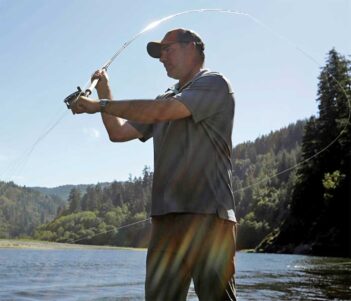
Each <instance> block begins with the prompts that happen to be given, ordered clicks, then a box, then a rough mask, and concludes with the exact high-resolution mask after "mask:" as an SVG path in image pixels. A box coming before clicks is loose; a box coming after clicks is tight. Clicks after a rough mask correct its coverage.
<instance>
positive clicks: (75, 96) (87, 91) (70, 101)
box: [64, 9, 351, 243]
mask: <svg viewBox="0 0 351 301" xmlns="http://www.w3.org/2000/svg"><path fill="white" fill-rule="evenodd" d="M203 12H217V13H228V14H235V15H242V16H245V17H248V18H249V19H251V20H252V21H253V22H254V23H256V24H258V25H259V26H261V27H263V28H265V29H266V30H267V31H269V32H270V33H271V34H273V35H275V36H276V37H278V38H279V39H281V40H283V41H285V42H286V43H288V44H289V45H290V46H294V47H295V48H296V49H297V50H298V51H300V52H301V53H302V54H303V55H304V56H305V57H307V58H308V59H309V60H311V61H312V62H314V63H315V64H316V65H317V66H319V67H321V65H320V63H319V62H318V61H317V60H316V59H315V58H314V57H313V56H311V55H310V54H308V53H307V52H306V51H304V50H303V49H301V48H300V47H299V46H298V45H296V44H295V43H293V42H291V41H290V40H289V39H287V38H286V37H285V36H283V35H281V34H279V33H277V32H275V31H274V30H273V29H272V28H270V27H269V26H268V25H266V24H265V23H263V22H262V21H260V20H258V19H257V18H255V17H253V16H252V15H250V14H248V13H244V12H239V11H233V10H229V9H194V10H187V11H183V12H180V13H176V14H173V15H170V16H167V17H164V18H162V19H160V20H157V21H155V22H152V23H150V24H149V25H147V26H146V27H145V28H144V29H143V30H142V31H140V32H139V33H138V34H136V35H135V36H134V37H133V38H132V39H130V40H129V41H127V42H126V43H124V44H123V45H122V47H121V48H120V49H118V51H117V52H116V53H115V54H114V55H113V56H112V57H111V59H109V60H108V61H107V62H106V63H105V64H104V65H103V66H102V67H101V70H105V71H107V69H108V67H109V66H110V65H111V64H112V63H113V61H114V60H115V59H116V58H117V56H118V55H119V54H120V53H121V52H122V51H124V50H125V49H126V48H127V47H128V46H129V45H130V44H131V43H132V42H133V41H134V40H135V39H137V38H138V37H139V36H140V35H142V34H143V33H145V32H146V31H149V30H151V29H153V28H155V27H157V26H158V25H160V24H161V23H163V22H165V21H168V20H170V19H172V18H174V17H176V16H180V15H184V14H188V13H203ZM327 72H328V74H329V75H330V76H331V78H332V80H333V81H335V82H336V83H337V85H338V86H339V87H340V88H341V90H342V92H343V93H344V95H345V96H346V99H347V103H348V108H349V112H348V123H349V122H350V119H351V101H350V98H349V96H348V94H347V92H346V91H345V89H344V88H343V87H342V85H341V84H340V83H339V81H338V80H337V79H336V78H335V77H334V76H333V75H332V74H330V73H329V71H327ZM97 83H98V79H94V80H93V81H92V82H91V83H90V85H89V86H88V88H86V89H85V91H83V90H82V89H81V88H80V87H77V91H75V92H73V93H72V94H70V95H69V96H67V97H66V98H65V100H64V102H65V103H66V105H67V108H68V109H71V107H72V105H73V104H74V103H75V102H76V101H77V99H78V98H79V97H80V96H82V95H84V96H89V95H91V93H92V91H93V89H94V88H95V86H96V84H97ZM348 123H347V124H346V125H345V127H344V128H343V129H342V130H341V131H340V133H339V134H338V135H337V136H336V137H335V138H334V139H333V140H332V141H331V142H329V143H328V144H327V145H326V146H325V147H323V148H322V149H321V150H319V151H318V152H316V153H315V154H314V155H312V156H310V157H308V158H306V159H304V160H302V161H300V162H298V163H297V164H295V165H293V166H291V167H289V168H287V169H285V170H283V171H280V172H278V173H273V174H271V175H268V176H267V177H264V178H263V179H261V180H258V181H256V182H255V183H252V184H251V185H247V186H245V187H242V188H239V189H237V190H234V191H233V193H238V192H242V191H245V190H247V189H249V188H252V187H254V186H256V185H259V184H262V183H264V182H267V181H269V180H270V179H272V178H275V177H277V176H279V175H281V174H284V173H286V172H289V171H292V170H294V169H296V168H298V167H299V166H301V165H302V164H305V163H307V162H308V161H310V160H312V159H314V158H315V157H317V156H319V155H320V154H321V153H323V152H325V151H326V150H327V149H328V148H330V147H331V146H332V145H333V144H334V143H336V142H337V141H338V140H339V139H340V137H341V136H342V135H343V134H344V132H345V129H346V127H347V125H348ZM150 220H151V218H146V219H144V220H141V221H138V222H135V223H130V224H126V225H123V226H120V227H114V228H113V229H112V230H109V231H103V232H100V233H96V234H95V235H93V236H89V237H84V238H80V239H77V240H72V241H71V242H72V243H76V242H78V241H81V240H83V239H86V238H89V239H90V238H92V237H95V236H98V235H101V234H106V233H108V232H112V231H118V230H120V229H126V228H129V227H132V226H134V225H136V224H140V223H144V222H147V221H150Z"/></svg>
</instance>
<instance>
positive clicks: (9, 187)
mask: <svg viewBox="0 0 351 301" xmlns="http://www.w3.org/2000/svg"><path fill="white" fill-rule="evenodd" d="M62 205H63V201H62V200H61V199H59V198H55V197H50V196H47V195H43V194H41V193H39V192H37V191H34V190H33V189H30V188H26V187H20V186H17V185H15V184H14V183H12V182H10V183H5V182H0V238H15V237H28V236H31V235H33V233H34V229H35V228H37V227H38V226H39V225H41V224H43V223H46V222H48V221H50V220H52V219H53V218H54V217H55V216H56V213H57V208H58V207H59V206H62Z"/></svg>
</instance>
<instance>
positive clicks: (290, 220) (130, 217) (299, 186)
mask: <svg viewBox="0 0 351 301" xmlns="http://www.w3.org/2000/svg"><path fill="white" fill-rule="evenodd" d="M350 82H351V80H350V62H349V61H348V60H347V59H346V58H345V57H343V56H341V55H340V54H338V53H337V52H336V51H335V50H334V49H332V50H331V51H330V52H329V53H328V57H327V62H326V66H325V67H323V68H322V70H321V74H320V76H319V84H318V97H317V102H318V108H319V113H318V115H317V116H312V117H310V118H309V119H308V120H302V121H297V122H296V123H294V124H290V125H289V126H287V127H285V128H283V129H280V130H278V131H274V132H271V133H269V134H267V135H264V136H261V137H259V138H257V139H256V140H255V141H253V142H246V143H242V144H239V145H237V146H236V147H235V148H234V149H233V162H234V164H233V166H234V169H233V187H234V194H235V203H236V214H237V218H238V222H239V236H238V247H239V249H247V248H256V251H265V252H286V253H308V254H318V255H319V254H322V255H323V254H324V255H334V256H344V255H347V254H349V253H348V252H349V250H350V229H351V224H350V216H351V214H350V187H351V182H350V172H351V163H350V162H351V159H350V158H351V153H350V152H351V143H350V139H351V138H350V137H351V133H350V120H349V117H350V116H349V114H350V110H349V102H350V87H351V84H350ZM297 165H298V168H295V167H296V166H297ZM152 175H153V173H152V171H150V168H149V167H145V168H144V170H143V171H142V175H141V176H140V177H134V178H133V177H132V176H130V178H129V179H128V181H125V182H113V183H110V184H107V183H104V184H98V185H91V186H88V187H87V186H82V187H74V188H73V189H72V190H71V191H70V193H69V197H68V201H67V202H66V203H65V204H63V203H60V204H59V205H56V207H55V206H54V207H52V208H51V209H50V210H51V211H50V212H51V213H50V214H51V215H50V214H49V213H48V214H46V213H45V214H44V215H42V216H41V218H39V219H38V218H36V219H35V220H36V222H35V223H34V224H33V225H31V226H30V227H29V226H25V225H26V223H27V224H28V225H29V224H30V221H28V217H26V215H25V214H22V215H18V214H17V217H15V213H14V211H15V210H14V209H12V219H10V224H11V223H18V221H19V220H21V221H20V222H19V223H18V226H13V228H12V230H11V232H9V230H8V229H9V227H8V226H4V225H3V224H4V223H1V221H2V220H3V219H2V218H1V217H2V216H4V212H5V211H6V210H7V211H6V214H7V215H6V218H7V219H6V218H5V220H7V221H9V219H8V217H9V212H10V211H9V209H8V208H9V206H10V203H11V204H12V206H15V205H14V204H16V202H14V201H9V200H11V197H18V195H17V196H15V195H9V193H7V194H6V195H4V194H1V189H0V235H2V236H4V235H7V236H16V235H20V234H21V230H20V228H21V227H24V229H26V231H25V232H24V233H30V234H31V235H33V236H34V237H35V238H37V239H43V240H50V241H58V242H71V243H85V244H110V245H122V246H143V247H145V246H146V245H147V241H148V235H149V232H150V224H149V222H148V221H147V219H148V217H149V212H150V205H151V187H152ZM6 185H7V186H8V185H9V184H8V183H3V186H4V187H5V186H6ZM12 185H13V186H15V185H14V184H13V183H12ZM10 186H11V185H10ZM83 188H84V189H83ZM11 189H14V188H13V187H12V188H11ZM11 189H10V190H9V191H11ZM16 189H18V188H16ZM27 192H28V191H27ZM28 193H29V192H28ZM22 199H23V198H22ZM47 200H48V201H51V200H50V199H47ZM52 202H53V204H58V202H57V201H56V202H54V201H52ZM4 204H5V207H6V208H7V209H6V210H5V211H4V210H3V209H2V208H4ZM20 204H23V203H21V202H20ZM44 204H45V202H44ZM21 206H22V205H21ZM23 206H24V205H23ZM23 206H22V207H23ZM24 207H25V208H26V209H23V210H27V209H28V208H27V207H26V206H24ZM42 207H45V206H44V205H42ZM13 208H14V207H13ZM53 208H55V210H56V216H55V218H54V219H53V214H52V209H53ZM24 212H26V211H24ZM1 214H2V215H1ZM30 214H32V212H30ZM34 216H38V215H37V214H36V213H35V214H34ZM26 219H27V221H26ZM38 220H39V221H40V222H38ZM145 220H146V221H145ZM141 221H144V222H141ZM138 222H140V223H138ZM40 223H43V224H41V225H40V226H39V227H38V225H39V224H40ZM7 224H9V223H7ZM129 224H133V226H131V227H129V228H123V226H124V225H129ZM1 229H2V230H1ZM4 229H5V230H4ZM13 229H17V230H16V231H14V230H13ZM1 231H2V232H1ZM4 233H5V234H4ZM6 233H7V234H6Z"/></svg>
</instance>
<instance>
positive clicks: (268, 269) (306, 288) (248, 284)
mask: <svg viewBox="0 0 351 301" xmlns="http://www.w3.org/2000/svg"><path fill="white" fill-rule="evenodd" d="M145 258H146V252H145V251H139V250H135V251H134V250H80V249H78V250H76V249H67V250H22V249H0V300H1V301H10V300H11V301H14V300H15V301H24V300H26V301H29V300H30V301H34V300H35V301H36V300H62V301H73V300H75V301H76V300H82V301H83V300H84V301H87V300H91V301H93V300H94V301H98V300H99V301H117V300H118V301H119V300H143V299H144V277H145ZM236 279H237V290H238V300H239V301H246V300H260V301H265V300H267V301H268V300H269V301H271V300H277V301H278V300H279V301H283V300H314V301H315V300H351V259H342V258H325V257H311V256H301V255H277V254H255V253H241V252H239V253H238V254H237V278H236ZM187 300H198V299H197V297H196V295H195V292H194V288H193V286H191V288H190V291H189V294H188V299H187Z"/></svg>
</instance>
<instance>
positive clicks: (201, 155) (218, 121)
mask: <svg viewBox="0 0 351 301" xmlns="http://www.w3.org/2000/svg"><path fill="white" fill-rule="evenodd" d="M170 97H173V98H176V99H177V100H178V101H180V102H181V103H183V104H184V105H185V106H186V107H187V108H188V110H189V111H190V112H191V116H189V117H187V118H183V119H177V120H173V121H166V122H159V123H154V124H141V123H137V122H130V124H131V125H132V126H133V127H135V128H136V129H137V130H138V131H139V132H140V133H141V134H142V135H143V137H142V138H141V141H146V140H148V139H149V138H151V137H153V143H154V176H153V188H152V205H151V216H158V215H164V214H168V213H195V214H196V213H199V214H217V215H218V216H219V217H220V218H223V219H227V220H231V221H236V218H235V213H234V196H233V189H232V142H231V136H232V129H233V119H234V108H235V102H234V96H233V92H232V89H231V86H230V84H229V82H228V81H227V80H226V79H225V78H224V77H223V76H222V75H221V74H219V73H216V72H210V71H209V70H201V71H200V72H199V73H198V74H197V75H196V76H195V77H194V78H193V79H192V80H191V81H190V82H188V83H187V84H186V85H184V86H183V87H182V88H180V89H179V87H178V86H177V85H175V86H174V87H172V88H170V89H168V90H167V91H166V92H165V93H164V94H162V95H160V96H158V97H157V98H156V99H158V100H162V101H167V100H169V99H170Z"/></svg>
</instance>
